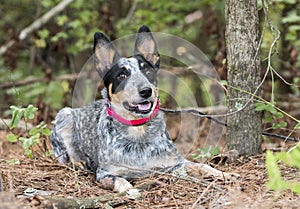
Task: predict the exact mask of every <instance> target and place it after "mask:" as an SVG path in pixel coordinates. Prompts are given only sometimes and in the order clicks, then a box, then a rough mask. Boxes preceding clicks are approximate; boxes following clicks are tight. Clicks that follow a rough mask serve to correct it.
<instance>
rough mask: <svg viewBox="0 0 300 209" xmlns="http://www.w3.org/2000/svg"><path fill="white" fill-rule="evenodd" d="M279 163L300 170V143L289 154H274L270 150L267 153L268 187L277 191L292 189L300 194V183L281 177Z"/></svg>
mask: <svg viewBox="0 0 300 209" xmlns="http://www.w3.org/2000/svg"><path fill="white" fill-rule="evenodd" d="M279 163H283V164H285V165H287V166H290V167H296V168H297V169H298V170H300V143H298V144H297V145H296V146H294V147H293V148H292V149H291V150H289V151H288V152H280V153H276V154H274V153H272V152H271V151H269V150H268V151H267V153H266V168H267V173H268V177H269V180H268V182H267V187H268V188H269V189H272V190H275V191H282V190H287V189H290V190H292V191H293V192H295V193H297V194H300V182H296V181H288V180H284V179H283V177H282V175H281V171H280V167H279Z"/></svg>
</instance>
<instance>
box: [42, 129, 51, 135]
mask: <svg viewBox="0 0 300 209" xmlns="http://www.w3.org/2000/svg"><path fill="white" fill-rule="evenodd" d="M42 134H44V135H45V136H50V135H51V131H50V129H49V128H43V129H42Z"/></svg>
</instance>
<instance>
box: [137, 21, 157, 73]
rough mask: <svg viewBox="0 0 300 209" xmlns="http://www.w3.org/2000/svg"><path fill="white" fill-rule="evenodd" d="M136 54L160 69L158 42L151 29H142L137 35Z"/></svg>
mask: <svg viewBox="0 0 300 209" xmlns="http://www.w3.org/2000/svg"><path fill="white" fill-rule="evenodd" d="M134 54H135V55H142V56H143V57H144V58H145V59H146V60H147V61H148V62H151V63H152V64H153V65H154V66H155V67H157V68H158V67H159V62H160V55H159V53H158V51H157V46H156V42H155V40H154V38H153V36H152V33H151V31H150V29H149V28H148V27H147V26H145V25H143V26H142V27H140V29H139V30H138V32H137V34H136V41H135V47H134Z"/></svg>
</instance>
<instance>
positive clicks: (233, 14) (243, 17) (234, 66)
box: [225, 0, 262, 155]
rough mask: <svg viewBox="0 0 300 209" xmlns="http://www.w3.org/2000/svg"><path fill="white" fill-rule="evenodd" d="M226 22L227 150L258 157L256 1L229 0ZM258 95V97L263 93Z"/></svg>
mask: <svg viewBox="0 0 300 209" xmlns="http://www.w3.org/2000/svg"><path fill="white" fill-rule="evenodd" d="M225 19H226V32H225V40H226V52H227V66H228V71H227V76H228V113H229V115H228V117H227V133H226V143H227V148H228V149H235V150H237V151H238V152H239V154H240V155H250V154H256V153H260V152H261V131H262V130H261V129H262V125H261V114H259V113H258V112H256V111H255V110H254V108H255V107H254V101H253V97H252V96H251V94H252V93H254V92H255V90H256V88H257V87H258V85H259V83H260V80H261V79H260V57H259V55H260V53H259V29H258V28H259V20H258V19H259V18H258V10H257V1H256V0H245V1H236V0H226V1H225ZM232 87H233V88H232ZM244 92H248V93H244ZM249 93H250V94H249ZM256 95H258V96H259V95H260V91H257V92H256ZM245 104H247V106H246V107H244V106H245ZM243 107H244V108H243Z"/></svg>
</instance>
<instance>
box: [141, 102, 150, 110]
mask: <svg viewBox="0 0 300 209" xmlns="http://www.w3.org/2000/svg"><path fill="white" fill-rule="evenodd" d="M138 108H139V110H142V111H144V110H149V109H150V108H151V103H150V102H149V103H146V104H138Z"/></svg>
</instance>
